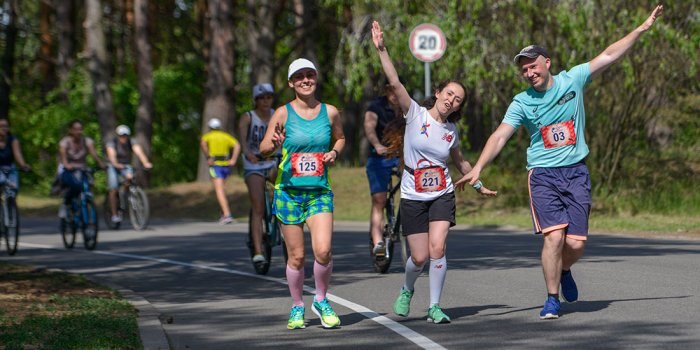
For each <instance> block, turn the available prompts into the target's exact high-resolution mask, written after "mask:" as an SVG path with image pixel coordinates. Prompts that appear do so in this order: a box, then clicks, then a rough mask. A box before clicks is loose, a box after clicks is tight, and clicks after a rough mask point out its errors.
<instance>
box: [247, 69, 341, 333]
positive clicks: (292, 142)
mask: <svg viewBox="0 0 700 350" xmlns="http://www.w3.org/2000/svg"><path fill="white" fill-rule="evenodd" d="M287 78H288V84H289V87H290V88H292V89H294V94H295V98H294V100H292V101H291V102H289V103H287V104H286V105H284V106H282V107H280V108H278V109H277V110H276V111H275V113H274V114H273V115H272V119H271V120H270V125H274V127H270V128H268V129H267V132H266V133H265V138H264V139H263V141H262V143H261V144H260V152H261V153H262V154H263V155H271V154H272V153H273V152H275V150H276V149H277V148H279V147H282V161H281V163H280V166H279V174H277V180H276V181H275V198H274V206H273V213H274V214H275V215H276V216H277V218H278V219H279V220H280V222H281V227H282V234H283V235H284V241H285V243H286V245H287V255H288V256H289V259H288V261H287V273H286V274H287V283H288V285H289V292H290V294H291V296H292V303H293V304H292V309H291V311H290V313H289V321H288V322H287V328H289V329H298V328H305V327H306V324H305V321H304V299H303V297H302V296H303V295H302V294H303V291H304V223H306V225H307V226H308V228H309V231H310V232H311V247H312V249H313V253H314V267H313V269H314V281H315V283H316V296H315V297H314V300H313V303H312V310H313V312H314V313H315V314H316V315H318V316H319V317H320V318H321V324H322V325H323V327H325V328H334V327H338V326H340V319H339V318H338V315H337V314H336V313H335V311H334V310H333V308H332V307H331V305H330V303H329V302H328V299H327V298H326V292H327V290H328V286H329V284H330V280H331V273H332V271H333V256H332V254H331V247H332V245H331V240H332V237H333V192H332V191H331V185H330V182H329V181H328V167H329V166H331V165H333V164H335V161H336V159H337V158H338V155H339V154H340V152H342V151H343V148H344V147H345V135H344V134H343V125H342V123H341V121H340V113H339V112H338V109H337V108H335V107H334V106H332V105H329V104H325V103H322V102H321V101H319V100H317V99H316V96H315V92H316V87H317V79H318V70H317V69H316V66H314V64H313V63H312V62H311V61H309V60H307V59H304V58H299V59H297V60H294V61H293V62H292V63H291V64H290V65H289V70H288V74H287Z"/></svg>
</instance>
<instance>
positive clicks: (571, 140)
mask: <svg viewBox="0 0 700 350" xmlns="http://www.w3.org/2000/svg"><path fill="white" fill-rule="evenodd" d="M540 134H542V141H544V148H557V147H562V146H568V145H573V144H576V130H575V129H574V121H573V120H567V121H565V122H561V123H556V124H551V125H547V126H543V127H542V128H540Z"/></svg>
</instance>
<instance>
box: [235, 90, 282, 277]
mask: <svg viewBox="0 0 700 350" xmlns="http://www.w3.org/2000/svg"><path fill="white" fill-rule="evenodd" d="M253 101H254V103H253V107H254V109H253V110H251V111H249V112H247V113H244V114H243V116H241V121H240V122H239V124H238V130H239V133H238V134H239V135H240V140H241V145H242V147H243V172H244V175H243V177H244V178H245V184H246V186H247V187H248V195H249V196H250V203H251V211H252V218H251V221H250V223H248V224H249V225H250V229H251V232H252V233H253V234H252V236H253V237H252V238H253V239H252V241H253V242H252V244H253V248H254V250H255V254H253V263H255V264H264V263H265V257H264V256H263V249H262V230H263V226H262V225H263V215H264V213H265V200H264V198H263V191H264V189H265V180H266V179H267V180H269V181H274V179H275V176H277V171H276V170H277V168H276V166H277V158H275V157H273V158H269V159H265V158H264V157H262V156H261V155H260V141H262V139H263V137H264V136H265V131H266V130H267V125H268V123H269V122H270V117H272V114H273V113H274V112H275V110H274V109H273V108H272V104H273V102H274V90H273V89H272V85H271V84H258V85H255V86H254V87H253Z"/></svg>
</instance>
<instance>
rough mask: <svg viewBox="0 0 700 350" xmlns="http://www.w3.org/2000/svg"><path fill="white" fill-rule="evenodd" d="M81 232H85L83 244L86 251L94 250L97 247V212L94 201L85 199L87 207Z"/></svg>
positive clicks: (84, 211)
mask: <svg viewBox="0 0 700 350" xmlns="http://www.w3.org/2000/svg"><path fill="white" fill-rule="evenodd" d="M82 214H83V215H82V225H81V231H82V232H83V244H84V245H85V249H87V250H93V249H95V246H97V230H98V227H97V226H98V225H97V210H96V209H95V203H94V202H93V201H92V199H85V207H84V208H83V213H82Z"/></svg>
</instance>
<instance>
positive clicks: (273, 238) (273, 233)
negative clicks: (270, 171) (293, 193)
mask: <svg viewBox="0 0 700 350" xmlns="http://www.w3.org/2000/svg"><path fill="white" fill-rule="evenodd" d="M277 158H278V159H277V160H278V163H279V158H280V156H277ZM258 159H262V157H260V156H258ZM274 191H275V185H274V184H273V183H272V182H270V181H269V179H265V187H264V190H263V198H264V199H265V211H264V213H263V222H262V228H263V232H262V242H261V243H262V250H263V251H262V254H263V256H264V257H265V261H264V262H262V263H253V268H254V269H255V272H256V273H257V274H259V275H265V274H267V271H268V270H269V269H270V261H271V260H272V247H274V246H278V245H281V246H282V254H284V262H285V263H286V262H287V258H288V256H287V245H286V244H285V243H284V237H283V236H282V229H281V227H280V223H279V220H278V219H277V216H276V215H274V214H273V213H272V201H273V193H274ZM252 222H253V209H252V208H251V210H250V211H249V213H248V239H247V241H246V244H247V245H248V250H249V251H250V258H251V259H252V258H253V256H254V255H255V246H254V245H253V230H252V227H251V225H250V223H252Z"/></svg>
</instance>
